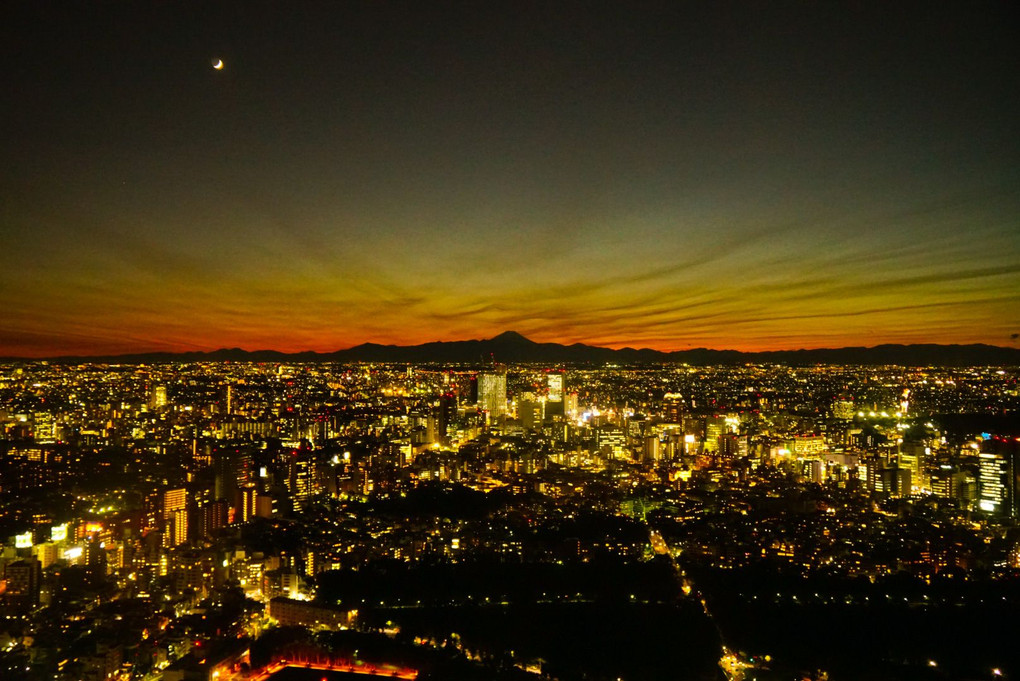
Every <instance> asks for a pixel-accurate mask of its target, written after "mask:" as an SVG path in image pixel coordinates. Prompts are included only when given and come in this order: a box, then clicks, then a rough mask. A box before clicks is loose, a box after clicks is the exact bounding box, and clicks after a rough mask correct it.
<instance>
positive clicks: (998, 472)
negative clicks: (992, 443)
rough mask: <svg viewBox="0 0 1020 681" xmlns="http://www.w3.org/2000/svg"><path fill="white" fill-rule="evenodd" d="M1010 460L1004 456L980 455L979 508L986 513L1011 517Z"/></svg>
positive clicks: (984, 453)
mask: <svg viewBox="0 0 1020 681" xmlns="http://www.w3.org/2000/svg"><path fill="white" fill-rule="evenodd" d="M1009 473H1010V471H1009V459H1008V458H1007V457H1006V456H1005V455H1003V454H997V453H992V452H981V453H980V454H978V508H980V509H981V510H982V511H985V512H986V513H993V514H997V515H1011V514H1012V507H1013V485H1011V484H1009V483H1010V474H1009Z"/></svg>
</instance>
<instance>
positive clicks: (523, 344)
mask: <svg viewBox="0 0 1020 681" xmlns="http://www.w3.org/2000/svg"><path fill="white" fill-rule="evenodd" d="M493 359H494V360H495V361H497V362H544V363H549V364H596V365H601V364H614V363H615V364H659V363H664V362H672V363H684V364H693V365H701V366H704V365H711V364H748V363H750V364H787V365H795V366H805V365H811V364H837V365H838V364H848V365H883V364H891V365H901V366H1020V348H1004V347H998V346H995V345H982V344H975V345H934V344H922V345H876V346H874V347H870V348H865V347H850V348H821V349H815V350H776V351H769V352H738V351H737V350H709V349H706V348H697V349H693V350H676V351H673V352H661V351H659V350H650V349H648V348H643V349H640V350H636V349H634V348H621V349H619V350H613V349H612V348H601V347H596V346H592V345H584V344H582V343H574V344H573V345H561V344H560V343H536V342H534V341H532V340H530V339H528V338H525V337H524V336H522V335H521V334H519V333H516V332H514V331H507V332H505V333H501V334H500V335H498V336H496V337H495V338H489V339H486V340H466V341H453V342H442V341H437V342H433V343H424V344H422V345H407V346H401V345H379V344H377V343H363V344H361V345H356V346H354V347H352V348H348V349H346V350H338V351H336V352H326V353H320V352H295V353H285V352H277V351H275V350H255V351H248V350H241V349H240V348H229V349H228V348H224V349H221V350H214V351H212V352H180V353H171V352H150V353H141V354H129V355H113V356H103V357H84V356H83V357H53V358H50V361H52V362H59V363H66V364H71V363H87V362H92V363H106V364H158V363H166V362H216V361H234V362H409V363H415V364H417V363H427V362H437V363H472V364H479V363H481V362H483V361H490V360H493ZM4 361H17V358H6V359H5V360H4Z"/></svg>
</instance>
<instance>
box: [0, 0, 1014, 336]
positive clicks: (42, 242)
mask: <svg viewBox="0 0 1020 681" xmlns="http://www.w3.org/2000/svg"><path fill="white" fill-rule="evenodd" d="M604 4H605V3H590V4H582V3H560V2H557V3H524V2H513V3H507V4H503V5H497V4H494V3H486V2H480V3H464V4H446V3H442V4H441V3H433V2H419V3H386V2H365V3H355V2H316V3H309V2H296V1H295V2H277V3H256V2H236V3H235V2H231V3H213V2H203V3H197V2H196V3H182V2H158V3H156V2H151V3H145V2H133V3H126V2H125V3H115V2H62V3H40V2H35V1H27V0H26V1H21V0H16V1H12V2H6V3H3V5H2V7H0V63H2V65H3V73H4V78H3V83H4V96H3V97H0V120H2V123H3V136H2V148H0V151H2V158H3V164H2V167H0V237H2V248H0V356H2V355H23V356H44V355H55V354H66V353H84V354H91V353H109V352H121V351H143V350H165V349H174V350H182V349H193V348H197V349H213V348H217V347H222V346H241V347H246V348H249V349H256V348H275V349H280V350H302V349H314V350H323V351H325V350H334V349H338V348H342V347H347V346H349V345H353V344H355V343H359V342H362V341H376V342H396V343H416V342H422V341H427V340H456V339H463V338H480V337H488V336H492V335H495V334H496V333H499V332H500V331H503V330H506V329H515V330H517V331H520V332H522V333H524V334H525V335H527V336H529V337H531V338H533V339H535V340H541V341H557V342H575V341H583V342H589V343H593V344H601V345H609V346H614V347H620V346H623V345H632V346H647V347H656V348H660V349H683V348H687V347H691V346H695V347H696V346H707V347H714V348H737V349H745V350H755V349H778V348H795V347H821V346H842V345H858V344H863V345H873V344H876V343H881V342H937V343H957V342H987V343H993V344H997V345H1010V344H1013V345H1015V344H1016V343H1017V341H1016V340H1014V339H1011V338H1010V336H1011V334H1014V333H1017V332H1020V134H1018V133H1020V111H1018V104H1020V47H1018V45H1020V30H1018V24H1017V22H1016V21H1015V20H1014V19H1013V14H1014V13H1013V12H1012V11H1011V10H1013V9H1015V8H1014V7H1013V6H1012V4H1013V3H1008V2H1001V3H990V2H959V3H949V2H946V3H880V2H872V3H819V2H799V3H781V2H767V3H765V2H754V3H746V4H740V3H711V2H704V3H680V2H671V3H662V4H649V3H645V4H642V5H641V6H640V7H634V6H632V5H633V3H620V4H618V5H616V6H615V9H614V8H612V7H611V8H609V9H606V8H605V7H604V6H603V5H604ZM217 58H221V59H222V60H223V61H224V63H225V68H224V69H223V70H221V71H217V70H214V69H213V68H212V63H213V62H214V61H215V60H216V59H217Z"/></svg>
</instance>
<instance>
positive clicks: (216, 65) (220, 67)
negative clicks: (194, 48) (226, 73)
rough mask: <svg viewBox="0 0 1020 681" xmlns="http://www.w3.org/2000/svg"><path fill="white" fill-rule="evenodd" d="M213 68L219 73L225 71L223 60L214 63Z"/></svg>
mask: <svg viewBox="0 0 1020 681" xmlns="http://www.w3.org/2000/svg"><path fill="white" fill-rule="evenodd" d="M212 67H213V68H214V69H216V70H217V71H221V70H223V60H222V59H217V60H216V61H214V62H213V65H212Z"/></svg>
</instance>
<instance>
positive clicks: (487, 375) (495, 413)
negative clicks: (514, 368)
mask: <svg viewBox="0 0 1020 681" xmlns="http://www.w3.org/2000/svg"><path fill="white" fill-rule="evenodd" d="M478 408H479V409H482V410H484V411H487V412H488V413H489V418H491V419H495V418H500V417H503V416H506V366H504V365H496V366H494V367H491V368H488V369H484V370H483V371H480V372H478Z"/></svg>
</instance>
